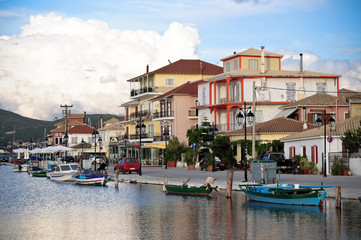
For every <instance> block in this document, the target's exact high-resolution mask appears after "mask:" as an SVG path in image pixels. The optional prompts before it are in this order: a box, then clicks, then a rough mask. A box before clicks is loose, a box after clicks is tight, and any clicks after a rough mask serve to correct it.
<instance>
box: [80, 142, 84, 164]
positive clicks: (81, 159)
mask: <svg viewBox="0 0 361 240" xmlns="http://www.w3.org/2000/svg"><path fill="white" fill-rule="evenodd" d="M84 144H85V141H84V138H82V139H81V142H80V145H81V158H80V168H81V169H83V151H84Z"/></svg>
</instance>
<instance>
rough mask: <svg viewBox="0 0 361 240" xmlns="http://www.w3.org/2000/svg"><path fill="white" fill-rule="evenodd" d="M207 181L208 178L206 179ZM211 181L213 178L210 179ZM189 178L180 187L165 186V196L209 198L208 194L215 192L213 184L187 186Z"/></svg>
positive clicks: (215, 188)
mask: <svg viewBox="0 0 361 240" xmlns="http://www.w3.org/2000/svg"><path fill="white" fill-rule="evenodd" d="M207 179H208V178H207ZM212 179H213V178H212ZM189 180H190V178H189V179H188V180H187V181H186V182H185V183H183V184H181V185H170V184H165V185H164V186H165V190H166V193H167V194H174V195H186V196H209V194H210V193H211V192H212V191H213V190H215V191H217V187H215V186H214V185H213V182H214V179H213V182H209V181H208V182H206V184H204V185H202V186H199V187H196V186H188V184H187V183H188V181H189Z"/></svg>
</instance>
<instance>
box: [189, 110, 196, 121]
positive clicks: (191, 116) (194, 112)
mask: <svg viewBox="0 0 361 240" xmlns="http://www.w3.org/2000/svg"><path fill="white" fill-rule="evenodd" d="M188 118H194V119H197V118H198V109H192V110H189V111H188Z"/></svg>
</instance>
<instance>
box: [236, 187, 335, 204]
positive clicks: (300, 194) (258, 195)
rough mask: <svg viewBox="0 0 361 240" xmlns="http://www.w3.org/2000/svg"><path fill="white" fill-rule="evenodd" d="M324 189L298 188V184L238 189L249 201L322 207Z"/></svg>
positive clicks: (325, 192)
mask: <svg viewBox="0 0 361 240" xmlns="http://www.w3.org/2000/svg"><path fill="white" fill-rule="evenodd" d="M325 187H334V186H322V185H321V186H299V185H298V184H291V185H279V186H277V187H274V186H241V185H240V189H241V190H242V191H243V192H244V193H245V194H246V195H247V197H248V198H249V199H251V200H254V201H258V202H265V203H276V204H288V205H304V206H322V204H323V201H324V199H325V197H326V194H327V191H326V190H325V189H324V188H325Z"/></svg>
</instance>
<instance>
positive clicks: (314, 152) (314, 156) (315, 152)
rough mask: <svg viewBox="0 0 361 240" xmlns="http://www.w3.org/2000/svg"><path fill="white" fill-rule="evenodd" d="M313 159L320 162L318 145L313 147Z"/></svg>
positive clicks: (314, 161)
mask: <svg viewBox="0 0 361 240" xmlns="http://www.w3.org/2000/svg"><path fill="white" fill-rule="evenodd" d="M311 159H312V162H313V163H315V164H317V163H318V149H317V146H316V145H314V146H312V147H311Z"/></svg>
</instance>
